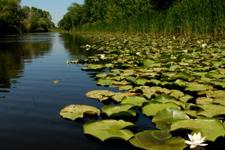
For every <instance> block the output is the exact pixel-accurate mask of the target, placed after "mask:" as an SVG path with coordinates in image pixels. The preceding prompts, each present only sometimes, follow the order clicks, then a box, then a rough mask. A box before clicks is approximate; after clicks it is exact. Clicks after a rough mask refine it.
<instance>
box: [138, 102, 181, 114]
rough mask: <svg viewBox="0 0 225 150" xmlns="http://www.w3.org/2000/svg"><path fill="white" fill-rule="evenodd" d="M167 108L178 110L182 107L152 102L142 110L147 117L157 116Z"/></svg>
mask: <svg viewBox="0 0 225 150" xmlns="http://www.w3.org/2000/svg"><path fill="white" fill-rule="evenodd" d="M166 108H177V109H180V107H179V106H178V105H176V104H174V103H165V104H162V103H157V102H150V103H148V104H147V105H145V106H144V107H143V108H142V112H143V114H145V115H146V116H155V115H156V114H157V113H158V112H160V111H161V110H163V109H166Z"/></svg>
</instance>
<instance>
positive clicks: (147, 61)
mask: <svg viewBox="0 0 225 150" xmlns="http://www.w3.org/2000/svg"><path fill="white" fill-rule="evenodd" d="M143 64H144V67H147V68H148V67H151V66H152V65H154V64H155V61H154V60H151V59H145V60H144V61H143Z"/></svg>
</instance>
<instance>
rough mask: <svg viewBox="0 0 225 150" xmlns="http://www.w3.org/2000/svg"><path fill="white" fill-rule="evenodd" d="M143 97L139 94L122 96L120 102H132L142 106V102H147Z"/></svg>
mask: <svg viewBox="0 0 225 150" xmlns="http://www.w3.org/2000/svg"><path fill="white" fill-rule="evenodd" d="M147 101H148V100H146V99H145V98H144V97H141V96H127V97H125V98H123V100H122V101H121V104H132V105H134V106H142V105H143V103H145V102H147Z"/></svg>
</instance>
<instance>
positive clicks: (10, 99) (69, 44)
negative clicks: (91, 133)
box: [0, 33, 130, 150]
mask: <svg viewBox="0 0 225 150" xmlns="http://www.w3.org/2000/svg"><path fill="white" fill-rule="evenodd" d="M79 44H80V41H79V40H78V39H76V38H73V37H71V36H68V35H60V34H58V33H42V34H28V35H22V36H4V37H0V150H47V149H49V150H68V149H75V150H95V149H96V150H105V149H107V150H110V149H112V150H114V149H117V150H119V149H121V150H122V149H123V150H124V149H126V150H127V149H130V147H129V146H127V145H125V144H121V143H117V142H113V143H111V142H105V143H100V142H98V141H96V140H92V139H89V138H87V137H86V136H85V135H84V134H83V131H82V123H77V122H72V121H67V120H64V119H62V118H60V116H59V115H58V114H59V111H60V109H61V108H62V107H64V106H66V105H69V104H73V103H74V104H75V103H76V104H90V105H94V106H97V107H100V106H101V104H100V103H98V102H96V101H94V100H90V99H88V98H86V96H85V93H86V92H87V91H89V90H93V89H103V87H99V86H96V84H95V81H94V79H93V78H92V77H91V75H90V74H89V73H87V72H83V71H81V69H80V68H81V65H70V64H66V61H67V60H69V59H72V58H81V57H87V56H88V55H89V53H87V52H86V51H82V50H81V49H80V48H79ZM55 80H57V84H56V83H54V81H55Z"/></svg>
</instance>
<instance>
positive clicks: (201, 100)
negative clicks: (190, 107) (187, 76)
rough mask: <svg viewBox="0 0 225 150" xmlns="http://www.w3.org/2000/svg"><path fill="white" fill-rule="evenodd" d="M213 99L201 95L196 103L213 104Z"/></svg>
mask: <svg viewBox="0 0 225 150" xmlns="http://www.w3.org/2000/svg"><path fill="white" fill-rule="evenodd" d="M212 103H213V99H212V98H209V97H199V98H197V99H196V104H199V105H204V104H212Z"/></svg>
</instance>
